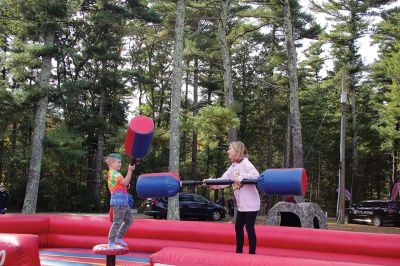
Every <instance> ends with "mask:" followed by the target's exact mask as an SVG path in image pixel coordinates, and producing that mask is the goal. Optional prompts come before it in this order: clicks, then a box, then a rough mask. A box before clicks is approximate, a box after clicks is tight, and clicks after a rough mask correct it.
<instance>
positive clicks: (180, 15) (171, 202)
mask: <svg viewBox="0 0 400 266" xmlns="http://www.w3.org/2000/svg"><path fill="white" fill-rule="evenodd" d="M185 5H186V1H185V0H178V1H177V3H176V22H175V49H174V55H173V69H172V96H171V118H170V125H171V131H170V132H171V139H170V143H169V144H170V145H169V147H170V151H169V171H171V172H177V173H179V136H180V135H179V114H180V104H181V87H182V60H183V33H184V26H185ZM167 217H168V220H179V219H180V217H179V194H177V195H176V196H174V197H171V198H168V214H167Z"/></svg>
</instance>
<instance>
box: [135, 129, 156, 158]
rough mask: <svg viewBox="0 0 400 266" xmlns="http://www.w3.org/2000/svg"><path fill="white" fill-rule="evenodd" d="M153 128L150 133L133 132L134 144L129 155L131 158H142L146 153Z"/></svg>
mask: <svg viewBox="0 0 400 266" xmlns="http://www.w3.org/2000/svg"><path fill="white" fill-rule="evenodd" d="M153 135H154V130H153V131H151V132H150V133H146V134H140V133H137V132H136V133H135V136H134V137H135V141H134V144H135V145H134V146H133V148H132V152H131V157H133V158H142V157H144V156H145V155H146V153H147V151H148V150H149V147H150V144H151V140H152V139H153Z"/></svg>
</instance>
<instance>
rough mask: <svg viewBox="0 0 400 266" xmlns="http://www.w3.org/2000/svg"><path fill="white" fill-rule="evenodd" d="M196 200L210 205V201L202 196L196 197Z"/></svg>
mask: <svg viewBox="0 0 400 266" xmlns="http://www.w3.org/2000/svg"><path fill="white" fill-rule="evenodd" d="M194 200H195V201H197V202H200V203H208V202H209V201H208V200H207V199H205V198H203V197H202V196H198V195H195V196H194Z"/></svg>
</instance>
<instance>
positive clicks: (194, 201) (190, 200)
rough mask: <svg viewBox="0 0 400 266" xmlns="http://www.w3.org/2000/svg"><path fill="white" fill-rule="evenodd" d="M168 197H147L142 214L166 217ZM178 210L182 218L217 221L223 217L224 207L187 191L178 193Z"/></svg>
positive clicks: (157, 217) (156, 217)
mask: <svg viewBox="0 0 400 266" xmlns="http://www.w3.org/2000/svg"><path fill="white" fill-rule="evenodd" d="M167 207H168V198H151V199H147V201H146V204H145V211H144V214H145V215H148V216H153V218H155V219H166V218H167ZM179 212H180V217H181V218H182V219H193V218H194V219H210V220H213V221H218V220H220V219H223V218H225V209H224V207H222V206H220V205H218V204H216V203H213V202H211V201H209V200H208V199H206V198H204V197H202V196H200V195H197V194H194V193H188V192H181V193H179Z"/></svg>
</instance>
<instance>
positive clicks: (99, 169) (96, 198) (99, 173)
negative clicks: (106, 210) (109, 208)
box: [92, 66, 105, 209]
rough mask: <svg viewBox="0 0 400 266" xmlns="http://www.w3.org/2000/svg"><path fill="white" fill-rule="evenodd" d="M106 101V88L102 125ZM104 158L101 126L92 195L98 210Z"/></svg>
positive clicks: (100, 112) (101, 94) (102, 118)
mask: <svg viewBox="0 0 400 266" xmlns="http://www.w3.org/2000/svg"><path fill="white" fill-rule="evenodd" d="M103 69H105V66H104V67H103ZM104 101H105V93H104V88H101V93H100V99H99V119H100V123H105V115H104ZM103 157H104V128H103V126H101V127H100V128H99V129H98V132H97V152H96V175H95V180H94V184H93V195H92V198H93V200H94V204H95V206H96V209H97V208H98V207H100V188H101V180H102V172H103Z"/></svg>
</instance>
